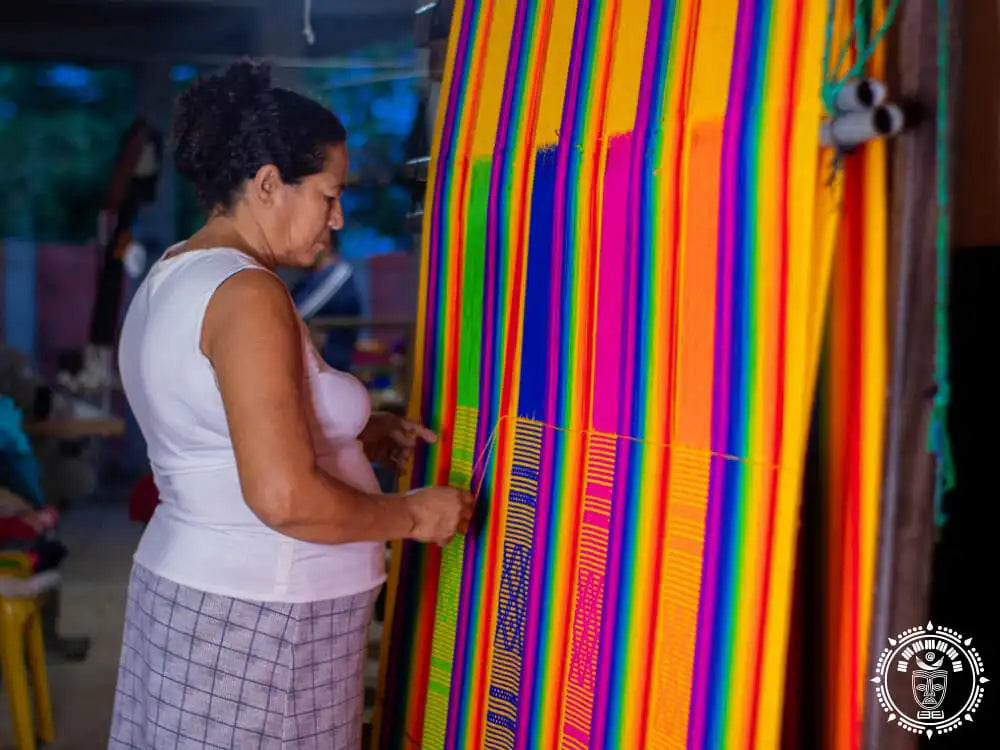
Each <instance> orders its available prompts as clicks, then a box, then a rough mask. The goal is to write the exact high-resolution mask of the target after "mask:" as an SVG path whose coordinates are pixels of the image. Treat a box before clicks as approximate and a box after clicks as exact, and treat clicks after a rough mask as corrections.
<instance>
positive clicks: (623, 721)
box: [376, 0, 843, 750]
mask: <svg viewBox="0 0 1000 750" xmlns="http://www.w3.org/2000/svg"><path fill="white" fill-rule="evenodd" d="M826 6H827V3H826V0H801V1H797V2H791V1H789V2H783V1H781V0H742V1H741V2H737V0H691V1H690V2H667V1H665V0H604V1H603V2H602V1H599V0H517V1H516V2H515V0H511V1H510V2H507V1H506V0H458V2H457V4H456V8H455V11H454V18H453V27H452V34H451V39H450V49H449V54H448V65H447V70H446V76H445V80H444V84H443V93H442V105H441V110H440V113H439V118H438V132H437V134H436V139H435V145H434V149H433V153H432V161H431V173H430V175H429V191H428V211H427V219H426V224H425V232H424V239H425V244H424V248H423V253H424V255H423V264H422V278H421V300H422V302H421V310H420V319H421V321H422V329H421V335H420V338H419V340H418V344H417V346H418V352H420V353H421V354H422V357H423V358H422V360H421V361H420V363H419V367H418V373H417V378H416V384H415V389H414V402H415V409H414V416H415V417H419V418H420V419H422V420H423V421H424V422H425V423H426V424H428V425H430V426H431V427H432V428H434V429H436V430H438V431H439V432H440V434H441V437H442V439H441V440H440V441H439V443H438V444H437V445H436V446H434V447H432V448H431V449H430V450H429V451H428V452H427V454H426V455H424V456H421V457H420V458H419V460H418V462H417V465H416V467H415V470H414V475H413V477H412V482H413V484H414V485H420V484H428V483H442V484H443V483H449V484H453V485H456V486H464V487H471V488H473V489H474V490H475V491H476V493H477V495H478V497H479V501H480V508H479V517H478V518H477V522H476V524H475V525H474V528H473V529H472V530H471V531H470V533H469V535H468V536H466V537H465V538H464V539H459V540H456V541H455V542H453V543H452V544H451V545H449V546H448V548H446V549H445V550H444V551H443V552H438V551H436V550H429V549H421V548H419V547H417V546H416V545H409V544H406V545H399V546H397V548H396V549H395V550H394V554H393V565H392V570H391V575H390V594H391V596H390V606H389V610H388V612H387V622H390V623H391V627H390V632H389V638H388V639H387V643H388V645H387V646H386V648H385V649H384V652H383V659H382V674H381V679H380V693H379V708H378V711H379V713H378V716H377V717H376V724H377V733H378V746H379V747H381V748H416V747H423V748H426V749H427V750H437V749H439V748H449V749H450V748H469V749H473V748H501V747H506V748H514V747H517V748H522V747H524V748H527V747H531V748H554V747H568V748H613V747H621V748H630V749H631V748H641V747H657V748H684V747H693V748H717V747H718V748H721V747H726V748H741V749H742V748H749V747H760V748H774V747H777V746H778V744H779V738H780V734H781V704H782V699H783V696H784V688H785V657H786V643H787V638H788V627H789V625H788V623H789V611H790V606H791V596H792V572H793V566H794V560H795V545H796V540H797V519H798V510H799V502H800V496H801V484H802V472H803V464H804V456H805V446H806V440H807V436H808V428H809V420H810V415H811V410H812V404H813V398H814V391H815V382H816V372H817V369H818V363H819V355H820V350H821V341H822V334H823V327H824V321H825V314H826V301H827V290H828V286H829V278H830V269H831V258H832V251H833V248H834V246H835V245H836V243H837V242H838V241H839V240H838V238H839V236H840V235H838V234H837V231H836V230H837V227H838V226H839V217H838V211H839V197H840V195H841V192H842V189H843V182H842V179H841V178H837V179H835V180H833V181H832V182H828V181H829V177H830V174H831V173H832V170H831V158H832V157H831V155H830V154H821V153H820V149H819V145H818V134H819V122H820V120H821V117H822V110H821V103H820V97H819V91H820V85H821V79H822V66H821V52H822V48H823V35H824V25H825V22H826Z"/></svg>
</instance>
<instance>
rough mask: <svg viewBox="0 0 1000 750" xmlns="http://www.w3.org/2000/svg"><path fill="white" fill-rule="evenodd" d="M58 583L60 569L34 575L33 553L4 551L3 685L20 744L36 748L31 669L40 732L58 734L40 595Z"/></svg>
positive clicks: (48, 738)
mask: <svg viewBox="0 0 1000 750" xmlns="http://www.w3.org/2000/svg"><path fill="white" fill-rule="evenodd" d="M58 584H59V574H58V573H56V572H55V571H46V572H45V573H40V574H38V575H32V574H31V560H29V559H28V556H27V555H25V554H23V553H20V552H5V553H0V670H2V671H3V686H4V690H5V691H6V692H7V700H8V702H9V703H10V716H11V722H12V724H13V725H14V739H15V741H16V743H17V748H18V750H35V737H36V732H35V726H34V722H33V721H32V718H31V700H30V699H29V696H28V694H29V690H28V673H29V671H30V673H31V686H32V688H33V689H34V698H35V701H34V702H35V720H36V721H37V723H38V731H37V737H38V739H40V740H41V741H42V742H52V741H53V740H54V739H55V725H54V723H53V721H52V699H51V697H50V695H49V678H48V674H47V672H46V669H45V643H44V641H43V639H42V613H41V608H40V607H39V606H38V595H39V594H41V593H43V592H44V591H48V590H50V589H52V588H54V587H55V586H57V585H58ZM25 656H27V667H28V668H27V669H26V668H25Z"/></svg>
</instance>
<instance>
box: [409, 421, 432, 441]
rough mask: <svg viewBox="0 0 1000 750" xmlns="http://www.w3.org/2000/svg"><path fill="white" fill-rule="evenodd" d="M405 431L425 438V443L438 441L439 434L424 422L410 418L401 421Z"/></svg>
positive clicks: (422, 438) (410, 434)
mask: <svg viewBox="0 0 1000 750" xmlns="http://www.w3.org/2000/svg"><path fill="white" fill-rule="evenodd" d="M401 427H402V430H403V432H405V433H406V434H407V435H409V436H415V437H418V438H420V439H421V440H423V441H424V442H425V443H436V442H437V435H436V434H435V433H434V431H433V430H430V429H428V428H427V427H424V426H423V425H422V424H419V423H417V422H411V421H410V420H408V419H404V420H403V421H402V423H401Z"/></svg>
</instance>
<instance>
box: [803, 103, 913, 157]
mask: <svg viewBox="0 0 1000 750" xmlns="http://www.w3.org/2000/svg"><path fill="white" fill-rule="evenodd" d="M904 124H905V118H904V117H903V111H902V110H901V109H900V108H899V107H897V106H896V105H895V104H887V105H885V106H881V107H876V108H874V109H871V110H862V111H859V112H848V113H846V114H843V115H839V116H838V117H834V118H833V119H832V120H826V121H825V122H823V124H822V125H820V129H819V141H820V145H821V146H823V147H824V148H829V147H831V146H835V147H837V148H839V149H841V150H842V151H849V150H851V149H853V148H856V147H858V146H860V145H861V144H863V143H867V142H868V141H872V140H875V139H876V138H889V137H891V136H894V135H896V134H897V133H899V132H900V131H901V130H902V129H903V126H904Z"/></svg>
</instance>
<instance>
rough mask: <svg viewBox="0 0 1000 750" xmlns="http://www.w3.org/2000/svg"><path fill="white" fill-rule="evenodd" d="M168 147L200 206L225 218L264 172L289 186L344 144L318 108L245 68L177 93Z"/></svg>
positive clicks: (333, 121)
mask: <svg viewBox="0 0 1000 750" xmlns="http://www.w3.org/2000/svg"><path fill="white" fill-rule="evenodd" d="M172 140H173V144H174V163H175V165H176V166H177V171H178V172H180V173H181V174H182V175H184V177H186V178H187V179H188V180H189V181H190V182H191V184H192V185H193V186H194V189H195V193H196V194H197V196H198V202H199V203H200V204H201V205H202V207H203V208H205V209H206V210H208V211H215V210H223V211H228V210H229V209H231V208H232V206H233V203H234V201H235V200H236V198H237V196H238V195H239V192H240V190H241V188H242V186H243V184H244V183H245V182H246V181H247V180H249V179H251V178H253V176H254V175H255V174H257V171H258V170H259V169H260V168H261V167H262V166H264V165H265V164H273V165H274V166H275V167H277V169H278V172H279V173H280V174H281V179H282V180H284V181H285V182H287V183H290V184H296V183H298V182H299V181H300V180H301V179H302V178H303V177H306V176H308V175H311V174H316V173H317V172H319V171H321V170H322V169H323V162H324V159H325V157H326V148H327V147H328V146H336V145H339V144H341V143H344V142H345V141H346V140H347V131H346V130H345V129H344V126H343V124H342V123H341V122H340V120H339V119H338V118H337V116H336V115H335V114H333V112H331V111H330V110H328V109H327V108H326V107H324V106H323V105H322V104H320V103H318V102H316V101H313V100H312V99H309V98H308V97H305V96H302V95H301V94H297V93H295V92H293V91H289V90H287V89H282V88H275V87H272V86H271V71H270V68H269V67H268V66H267V65H265V64H260V63H255V62H252V61H249V60H244V61H240V62H237V63H234V64H232V65H230V66H229V67H228V68H226V69H225V70H223V71H221V72H219V73H214V74H211V75H207V76H202V77H200V78H199V79H198V80H196V81H195V82H194V83H193V84H191V86H190V87H188V88H187V89H185V90H184V92H183V93H181V95H180V96H179V97H178V99H177V104H176V112H175V115H174V125H173V133H172Z"/></svg>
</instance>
